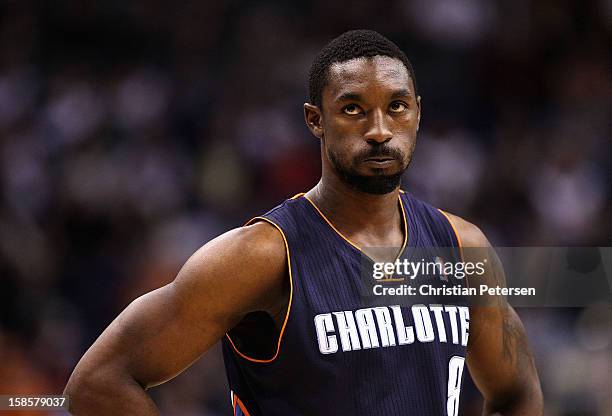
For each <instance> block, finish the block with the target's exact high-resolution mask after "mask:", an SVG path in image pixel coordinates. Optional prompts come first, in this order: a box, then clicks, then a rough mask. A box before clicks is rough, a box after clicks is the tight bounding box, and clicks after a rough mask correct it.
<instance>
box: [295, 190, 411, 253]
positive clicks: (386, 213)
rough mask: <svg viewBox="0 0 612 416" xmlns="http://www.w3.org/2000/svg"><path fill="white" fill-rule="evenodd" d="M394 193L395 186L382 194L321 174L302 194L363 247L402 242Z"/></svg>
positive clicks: (341, 230) (400, 219) (398, 208)
mask: <svg viewBox="0 0 612 416" xmlns="http://www.w3.org/2000/svg"><path fill="white" fill-rule="evenodd" d="M334 179H336V178H334ZM398 194H399V188H398V189H396V190H394V191H392V192H390V193H388V194H384V195H373V194H368V193H365V192H359V191H356V190H354V189H351V188H350V187H349V186H348V185H346V184H344V183H343V182H341V181H340V180H325V179H324V178H322V179H321V181H320V182H319V183H318V184H317V185H316V186H315V187H314V188H312V189H311V190H310V191H308V193H307V194H306V196H307V197H308V198H309V199H310V200H311V201H312V202H313V203H314V204H315V205H316V206H317V207H318V208H319V209H320V210H321V211H322V212H323V214H324V215H325V216H326V217H327V219H328V220H329V221H330V222H331V223H332V224H334V226H335V227H336V228H337V229H338V231H340V232H341V233H342V234H343V235H344V236H345V237H346V238H348V239H349V240H351V241H353V242H355V243H356V244H358V245H359V246H360V247H366V246H401V245H402V242H403V239H404V235H403V226H402V224H403V218H402V213H401V211H400V209H401V207H400V205H399V203H398Z"/></svg>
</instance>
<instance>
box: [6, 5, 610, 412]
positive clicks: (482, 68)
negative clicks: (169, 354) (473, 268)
mask: <svg viewBox="0 0 612 416" xmlns="http://www.w3.org/2000/svg"><path fill="white" fill-rule="evenodd" d="M355 28H369V29H375V30H378V31H380V32H381V33H383V34H384V35H386V36H388V37H389V38H390V39H392V40H393V41H395V42H396V43H397V44H398V45H399V46H400V47H401V48H402V49H403V50H404V51H405V52H406V53H407V55H408V57H409V58H410V59H411V60H412V62H413V65H414V67H415V71H416V76H417V83H418V85H419V92H420V94H421V96H422V97H423V101H422V107H423V109H422V113H423V114H422V122H421V130H420V135H419V142H418V144H417V150H416V154H415V158H414V161H413V165H412V166H411V168H410V169H409V171H408V173H407V174H406V177H405V178H404V182H403V187H404V188H405V189H407V190H409V191H411V192H413V193H414V194H416V195H417V196H418V197H420V198H423V199H425V200H427V201H429V202H431V203H432V204H434V205H436V206H439V207H441V208H443V209H445V210H448V211H450V212H453V213H456V214H458V215H461V216H463V217H465V218H466V219H468V220H469V221H471V222H474V223H475V224H477V225H478V226H480V227H481V228H482V229H483V230H484V231H485V233H486V234H487V236H488V237H489V239H490V240H491V242H492V243H493V244H494V245H498V246H540V245H543V246H547V245H550V246H553V245H576V246H589V245H610V243H611V241H610V240H611V235H612V233H611V231H612V223H611V216H610V209H611V201H612V199H611V193H610V191H611V189H610V180H611V179H612V178H611V174H610V172H612V169H610V168H611V166H610V164H611V160H612V157H611V155H610V143H611V140H610V138H611V136H612V122H611V120H612V117H611V116H612V114H611V113H612V110H611V109H612V64H611V53H610V52H611V51H612V2H611V1H609V0H600V1H579V0H574V1H571V0H538V1H535V0H534V1H530V0H512V1H510V0H496V1H489V0H415V1H387V2H374V1H364V0H354V1H351V2H334V1H329V0H318V1H313V2H299V3H298V2H294V3H293V4H289V2H282V1H258V2H255V1H251V2H239V1H225V2H223V1H215V2H208V1H206V2H205V1H198V2H184V3H180V5H177V4H176V3H172V4H171V3H170V2H166V1H159V0H153V1H151V0H147V1H144V0H142V1H129V2H126V1H108V0H107V1H104V2H97V1H92V0H80V1H68V0H64V1H52V2H38V1H3V2H1V3H0V279H1V284H0V363H1V364H0V392H3V393H9V392H11V393H59V392H60V391H61V390H62V388H63V386H64V384H65V382H66V380H67V378H68V376H69V374H70V372H71V370H72V368H73V366H74V365H75V363H76V362H77V361H78V359H79V357H80V356H81V355H82V353H83V352H84V351H85V350H86V349H87V348H88V346H89V345H91V343H92V342H93V341H94V339H95V338H96V337H97V336H98V335H99V333H100V332H101V331H102V330H103V329H104V328H105V327H106V326H107V325H108V324H109V323H110V321H111V320H112V319H113V318H114V317H115V316H116V315H117V314H118V313H119V312H120V311H121V310H122V309H123V308H124V307H125V306H126V305H127V304H128V303H129V302H130V301H131V300H133V299H134V298H135V297H137V296H139V295H140V294H142V293H144V292H146V291H148V290H151V289H153V288H156V287H159V286H161V285H163V284H165V283H167V282H168V281H170V280H171V279H172V278H173V277H174V276H175V274H176V272H177V271H178V269H179V268H180V266H181V264H182V263H183V262H184V261H185V260H186V259H187V258H188V256H189V255H190V254H191V253H192V252H193V251H194V250H195V249H197V248H198V247H199V246H201V245H202V244H204V243H205V242H206V241H208V240H209V239H211V238H212V237H214V236H216V235H218V234H220V233H222V232H224V231H226V230H228V229H229V228H232V227H236V226H239V225H241V224H242V223H244V222H245V221H246V220H247V219H249V218H250V217H251V216H253V215H256V214H260V213H262V212H264V211H266V210H267V209H269V208H271V207H272V206H274V205H276V204H277V203H279V202H280V201H282V200H283V199H285V198H288V197H290V196H292V195H294V194H295V193H298V192H302V191H305V190H307V189H308V188H309V187H311V186H313V185H314V184H315V183H316V181H317V178H318V175H319V169H320V161H319V149H318V143H317V141H316V139H315V138H313V137H311V136H310V134H309V132H308V131H307V129H306V127H305V125H304V122H303V118H302V103H303V102H304V101H305V100H306V79H307V72H308V68H309V66H310V63H311V61H312V59H313V57H314V55H315V54H316V52H317V51H318V50H319V49H320V48H321V47H322V46H323V45H324V44H325V43H327V42H328V41H329V40H331V39H332V38H333V37H335V36H337V35H339V34H340V33H342V32H343V31H345V30H348V29H355ZM519 312H520V314H521V316H522V318H523V320H524V322H525V325H526V327H527V330H528V333H529V338H530V342H531V344H532V347H533V349H534V352H535V355H536V361H537V364H538V367H539V371H540V376H541V378H542V384H543V389H544V393H545V397H546V402H547V413H546V414H547V415H564V416H565V415H567V416H569V415H609V414H611V413H610V410H609V409H610V408H612V401H611V400H612V399H611V398H610V396H609V395H608V394H607V393H609V392H610V386H611V385H612V323H611V322H610V316H612V314H611V313H610V308H609V307H606V306H602V305H592V306H588V307H585V308H580V309H550V308H534V309H530V310H520V311H519ZM152 392H153V395H154V398H155V400H156V402H157V403H158V405H159V406H160V408H161V410H162V413H163V414H169V415H171V414H176V415H195V414H200V415H220V414H229V392H228V391H227V386H226V381H225V375H224V372H223V368H222V363H221V361H220V355H219V351H218V349H217V348H215V349H213V350H212V351H211V352H210V353H208V354H207V355H206V357H205V359H203V360H200V361H198V362H197V363H196V364H195V365H194V367H192V368H191V369H189V370H188V371H187V372H185V373H184V374H182V375H180V376H179V377H178V378H177V379H175V380H173V381H171V382H169V383H167V384H165V385H162V386H160V387H157V388H155V389H153V390H152ZM479 405H480V399H479V398H478V396H477V394H476V393H475V392H474V391H473V388H470V387H469V385H468V384H467V383H466V386H465V388H464V395H463V398H462V412H463V414H464V415H476V414H479V409H478V406H479ZM21 414H24V415H25V414H26V413H21ZM330 414H333V409H330Z"/></svg>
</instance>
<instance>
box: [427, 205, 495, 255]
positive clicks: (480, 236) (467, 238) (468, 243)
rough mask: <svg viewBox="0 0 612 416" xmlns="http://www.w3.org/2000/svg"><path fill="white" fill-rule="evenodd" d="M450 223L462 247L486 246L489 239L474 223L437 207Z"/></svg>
mask: <svg viewBox="0 0 612 416" xmlns="http://www.w3.org/2000/svg"><path fill="white" fill-rule="evenodd" d="M439 211H440V212H441V213H442V214H444V216H445V217H446V218H447V219H448V221H449V222H450V223H451V226H452V227H453V228H454V230H455V232H456V233H457V236H458V238H459V240H460V242H461V246H463V247H487V246H489V245H490V244H489V240H487V237H486V236H485V235H484V233H483V232H482V231H481V230H480V228H478V227H477V226H476V225H474V224H472V223H471V222H469V221H467V220H465V219H464V218H461V217H460V216H458V215H455V214H451V213H450V212H447V211H444V210H442V209H439Z"/></svg>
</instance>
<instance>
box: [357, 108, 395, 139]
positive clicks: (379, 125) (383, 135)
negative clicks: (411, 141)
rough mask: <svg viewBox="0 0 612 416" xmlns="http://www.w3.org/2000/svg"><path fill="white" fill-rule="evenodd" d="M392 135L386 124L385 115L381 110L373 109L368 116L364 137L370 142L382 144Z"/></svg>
mask: <svg viewBox="0 0 612 416" xmlns="http://www.w3.org/2000/svg"><path fill="white" fill-rule="evenodd" d="M392 137H393V133H391V129H389V126H388V124H387V120H386V115H385V113H384V112H383V111H382V110H374V111H372V112H371V113H370V115H369V117H368V130H367V131H366V133H365V135H364V138H365V140H366V141H367V142H368V143H370V144H382V143H385V142H388V141H389V140H391V138H392Z"/></svg>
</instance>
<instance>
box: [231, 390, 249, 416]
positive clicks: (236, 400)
mask: <svg viewBox="0 0 612 416" xmlns="http://www.w3.org/2000/svg"><path fill="white" fill-rule="evenodd" d="M232 396H233V397H234V400H233V403H232V407H233V408H234V416H236V406H239V407H240V410H242V413H244V414H245V416H251V414H250V413H249V411H248V410H247V409H246V407H245V405H244V403H242V400H240V398H239V397H238V395H237V394H236V393H234V394H232Z"/></svg>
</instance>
